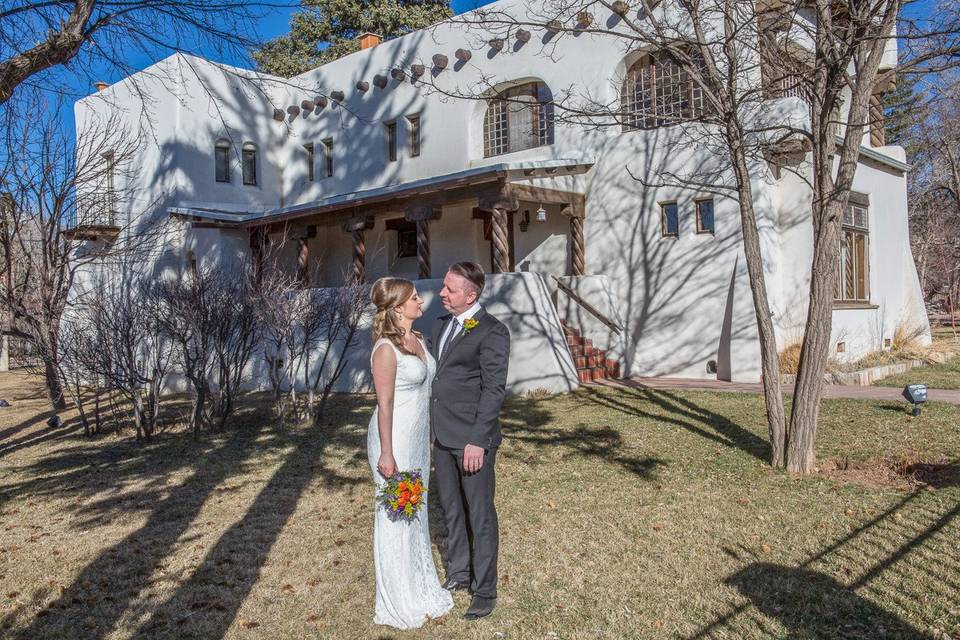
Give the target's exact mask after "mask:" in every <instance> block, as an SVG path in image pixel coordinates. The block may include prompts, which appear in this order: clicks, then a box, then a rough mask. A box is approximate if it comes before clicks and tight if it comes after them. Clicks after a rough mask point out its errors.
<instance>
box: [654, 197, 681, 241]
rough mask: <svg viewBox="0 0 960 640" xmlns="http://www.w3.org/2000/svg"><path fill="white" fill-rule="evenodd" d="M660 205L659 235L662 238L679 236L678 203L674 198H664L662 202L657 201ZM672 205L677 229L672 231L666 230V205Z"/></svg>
mask: <svg viewBox="0 0 960 640" xmlns="http://www.w3.org/2000/svg"><path fill="white" fill-rule="evenodd" d="M657 204H659V205H660V235H661V237H663V238H679V237H680V204H679V203H678V202H677V201H676V200H664V201H663V202H659V203H657ZM670 206H672V207H674V208H675V209H676V212H677V213H676V219H677V230H676V231H674V232H673V233H671V232H669V231H668V230H667V207H670Z"/></svg>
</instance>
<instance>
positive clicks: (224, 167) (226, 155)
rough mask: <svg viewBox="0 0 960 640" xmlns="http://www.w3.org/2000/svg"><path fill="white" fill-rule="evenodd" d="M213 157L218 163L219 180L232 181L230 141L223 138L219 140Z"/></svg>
mask: <svg viewBox="0 0 960 640" xmlns="http://www.w3.org/2000/svg"><path fill="white" fill-rule="evenodd" d="M213 157H214V164H215V165H216V176H217V182H230V141H229V140H224V139H223V138H221V139H219V140H217V146H216V147H215V148H214V150H213Z"/></svg>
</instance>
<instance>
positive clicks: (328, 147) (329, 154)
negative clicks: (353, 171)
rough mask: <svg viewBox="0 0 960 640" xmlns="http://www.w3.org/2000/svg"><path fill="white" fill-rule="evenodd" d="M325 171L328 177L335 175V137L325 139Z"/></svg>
mask: <svg viewBox="0 0 960 640" xmlns="http://www.w3.org/2000/svg"><path fill="white" fill-rule="evenodd" d="M323 172H324V174H325V175H326V176H327V177H328V178H329V177H330V176H332V175H333V138H327V139H326V140H324V141H323Z"/></svg>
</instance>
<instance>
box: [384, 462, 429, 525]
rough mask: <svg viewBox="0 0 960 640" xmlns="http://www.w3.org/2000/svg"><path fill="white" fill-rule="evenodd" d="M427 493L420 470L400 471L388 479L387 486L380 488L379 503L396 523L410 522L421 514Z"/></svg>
mask: <svg viewBox="0 0 960 640" xmlns="http://www.w3.org/2000/svg"><path fill="white" fill-rule="evenodd" d="M426 492H427V489H426V487H424V486H423V478H422V476H421V475H420V470H419V469H415V470H413V471H400V472H398V473H397V474H395V475H394V476H392V477H391V478H388V479H387V482H386V484H384V485H383V487H381V488H380V491H379V493H378V494H377V502H378V503H380V504H381V505H383V508H384V509H385V510H386V511H387V516H388V517H389V518H390V519H391V520H393V521H394V522H396V521H397V520H403V521H405V522H410V521H411V520H413V519H414V518H416V517H417V514H418V513H420V506H421V505H422V504H423V494H425V493H426Z"/></svg>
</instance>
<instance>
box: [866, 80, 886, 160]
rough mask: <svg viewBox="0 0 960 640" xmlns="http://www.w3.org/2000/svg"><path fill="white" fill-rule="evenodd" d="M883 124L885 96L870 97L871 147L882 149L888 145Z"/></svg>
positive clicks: (880, 94)
mask: <svg viewBox="0 0 960 640" xmlns="http://www.w3.org/2000/svg"><path fill="white" fill-rule="evenodd" d="M884 129H885V125H884V122H883V94H882V93H874V94H871V95H870V146H871V147H882V146H884V145H885V144H886V135H885V131H884Z"/></svg>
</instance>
